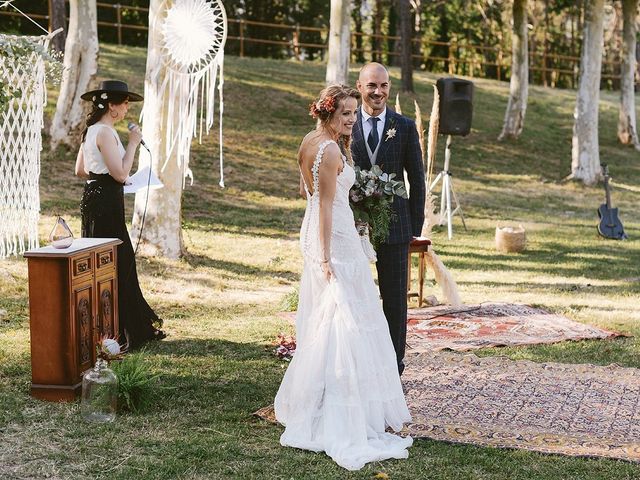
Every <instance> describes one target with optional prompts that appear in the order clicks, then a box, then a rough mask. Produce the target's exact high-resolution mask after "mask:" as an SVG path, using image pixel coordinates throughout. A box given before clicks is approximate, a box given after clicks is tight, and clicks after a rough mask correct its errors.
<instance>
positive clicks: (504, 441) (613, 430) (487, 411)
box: [254, 352, 640, 462]
mask: <svg viewBox="0 0 640 480" xmlns="http://www.w3.org/2000/svg"><path fill="white" fill-rule="evenodd" d="M405 362H406V365H407V366H406V369H405V371H404V374H403V375H402V383H403V386H404V389H405V395H406V399H407V404H408V405H409V410H410V411H411V416H412V419H413V420H412V423H410V424H408V425H407V426H406V427H405V429H404V430H403V431H402V432H401V434H403V435H411V436H412V437H414V438H429V439H433V440H439V441H445V442H452V443H464V444H473V445H479V446H485V447H496V448H513V449H522V450H530V451H536V452H542V453H551V454H561V455H568V456H584V457H608V458H617V459H622V460H628V461H633V462H640V408H639V407H640V370H638V369H635V368H625V367H620V366H618V365H615V364H614V365H609V366H597V365H589V364H561V363H535V362H531V361H527V360H517V361H515V360H511V359H508V358H505V357H486V358H480V357H477V356H475V355H473V354H459V353H455V352H428V353H421V354H415V355H409V356H408V357H406V358H405ZM254 415H256V416H258V417H260V418H262V419H263V420H266V421H269V422H272V423H276V419H275V415H274V412H273V405H270V406H268V407H264V408H261V409H260V410H258V411H257V412H255V413H254Z"/></svg>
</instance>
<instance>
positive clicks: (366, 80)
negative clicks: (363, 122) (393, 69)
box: [356, 62, 391, 116]
mask: <svg viewBox="0 0 640 480" xmlns="http://www.w3.org/2000/svg"><path fill="white" fill-rule="evenodd" d="M356 88H357V89H358V91H359V92H360V94H361V95H362V108H363V109H364V111H365V112H367V113H368V114H369V115H374V116H377V115H378V114H379V113H382V111H383V110H384V109H385V107H386V105H387V98H389V89H390V88H391V82H390V81H389V72H388V71H387V69H386V68H385V67H384V65H382V64H381V63H377V62H371V63H367V64H365V65H364V66H363V67H362V68H361V69H360V75H359V76H358V80H357V81H356Z"/></svg>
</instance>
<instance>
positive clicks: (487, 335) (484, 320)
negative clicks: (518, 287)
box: [407, 303, 621, 353]
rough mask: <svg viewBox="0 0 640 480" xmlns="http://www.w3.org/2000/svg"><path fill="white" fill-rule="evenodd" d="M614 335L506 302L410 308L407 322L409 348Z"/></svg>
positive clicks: (459, 347)
mask: <svg viewBox="0 0 640 480" xmlns="http://www.w3.org/2000/svg"><path fill="white" fill-rule="evenodd" d="M617 336H621V334H619V333H615V332H610V331H607V330H603V329H601V328H596V327H592V326H589V325H585V324H582V323H578V322H574V321H573V320H569V319H568V318H567V317H563V316H562V315H555V314H552V313H549V312H546V311H544V310H542V309H539V308H533V307H530V306H528V305H517V304H509V303H483V304H480V305H465V306H464V307H462V308H452V307H450V306H448V305H441V306H438V307H428V308H419V309H418V308H415V309H409V313H408V322H407V346H408V351H409V352H410V353H419V352H427V351H434V350H445V349H448V350H455V351H466V350H473V349H478V348H485V347H501V346H514V345H534V344H540V343H556V342H561V341H564V340H584V339H602V338H613V337H617Z"/></svg>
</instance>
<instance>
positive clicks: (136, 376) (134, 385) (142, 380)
mask: <svg viewBox="0 0 640 480" xmlns="http://www.w3.org/2000/svg"><path fill="white" fill-rule="evenodd" d="M144 355H145V352H144V351H140V352H138V353H134V354H129V355H126V356H125V357H124V358H123V359H122V360H121V361H119V362H113V363H112V365H111V368H112V370H113V371H114V372H115V374H116V376H117V377H118V410H121V411H125V412H126V411H129V412H133V413H141V412H143V411H144V410H146V409H147V408H148V407H149V405H150V404H151V402H152V401H153V397H154V394H155V392H154V390H155V388H154V387H155V384H156V380H157V379H158V375H153V374H152V373H151V370H150V368H149V365H148V363H147V361H146V360H145V357H144Z"/></svg>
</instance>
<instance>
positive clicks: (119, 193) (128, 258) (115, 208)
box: [80, 125, 165, 348]
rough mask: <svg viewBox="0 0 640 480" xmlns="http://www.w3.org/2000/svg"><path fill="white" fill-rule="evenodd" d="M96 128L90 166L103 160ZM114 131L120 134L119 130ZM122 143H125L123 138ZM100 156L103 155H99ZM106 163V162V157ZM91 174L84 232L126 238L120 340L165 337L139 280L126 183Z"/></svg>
mask: <svg viewBox="0 0 640 480" xmlns="http://www.w3.org/2000/svg"><path fill="white" fill-rule="evenodd" d="M94 128H99V127H98V126H97V125H93V126H91V127H89V131H88V132H87V138H86V139H85V143H84V144H83V152H84V158H85V165H87V167H88V168H91V166H93V165H95V162H96V160H98V162H100V161H102V158H101V155H100V153H99V150H98V149H97V147H96V146H95V134H96V132H92V131H91V130H92V129H94ZM106 128H109V127H106ZM113 132H114V134H115V135H116V137H117V133H116V132H115V130H114V131H113ZM89 142H93V143H92V144H91V143H89ZM118 143H119V145H120V146H121V143H120V140H119V138H118ZM121 150H122V151H124V148H122V147H121ZM91 156H93V158H92V159H91ZM96 156H100V158H99V159H97V158H96ZM88 157H89V158H90V161H89V162H87V159H88ZM92 164H93V165H92ZM102 164H103V165H104V161H102ZM89 175H90V177H89V181H88V182H87V183H86V184H85V187H84V192H83V194H82V200H81V202H80V212H81V216H82V236H83V237H88V238H119V239H120V240H122V243H121V244H120V245H118V319H119V325H120V331H119V335H120V338H119V341H120V343H121V344H124V343H128V345H129V348H136V347H138V346H140V345H142V344H143V343H145V342H146V341H148V340H153V339H161V338H164V336H165V335H164V333H163V332H162V330H159V329H158V328H157V327H159V326H161V325H162V320H161V319H160V318H159V317H158V316H157V315H156V313H155V312H154V311H153V310H152V309H151V307H150V306H149V304H148V303H147V301H146V300H145V299H144V296H143V295H142V291H141V290H140V284H139V283H138V273H137V271H136V261H135V255H134V251H133V246H132V244H131V239H130V237H129V232H128V231H127V226H126V223H125V217H124V192H123V186H122V184H121V183H118V182H117V181H116V180H114V179H113V177H112V176H111V175H109V174H108V173H104V174H96V173H92V172H91V173H90V174H89Z"/></svg>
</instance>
